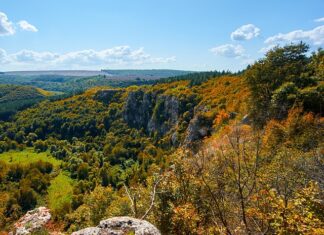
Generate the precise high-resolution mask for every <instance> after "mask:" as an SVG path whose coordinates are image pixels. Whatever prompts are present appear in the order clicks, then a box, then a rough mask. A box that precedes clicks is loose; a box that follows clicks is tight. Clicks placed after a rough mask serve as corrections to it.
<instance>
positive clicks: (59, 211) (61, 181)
mask: <svg viewBox="0 0 324 235" xmlns="http://www.w3.org/2000/svg"><path fill="white" fill-rule="evenodd" d="M47 192H48V207H49V209H50V210H51V211H52V212H53V214H54V216H58V217H60V216H62V215H64V214H65V213H67V211H66V210H69V208H70V205H71V202H72V193H73V180H72V179H71V178H70V177H69V176H68V173H67V172H64V171H61V172H60V174H59V175H58V176H56V177H55V178H54V179H53V180H52V181H51V185H50V186H49V188H48V189H47Z"/></svg>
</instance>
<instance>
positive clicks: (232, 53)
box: [210, 44, 245, 58]
mask: <svg viewBox="0 0 324 235" xmlns="http://www.w3.org/2000/svg"><path fill="white" fill-rule="evenodd" d="M210 51H211V52H213V53H214V54H215V55H219V56H224V57H229V58H239V57H241V56H243V55H244V51H245V50H244V48H243V47H242V46H241V45H233V44H224V45H221V46H217V47H214V48H211V49H210Z"/></svg>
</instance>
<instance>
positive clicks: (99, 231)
mask: <svg viewBox="0 0 324 235" xmlns="http://www.w3.org/2000/svg"><path fill="white" fill-rule="evenodd" d="M127 234H135V235H160V234H161V233H160V231H159V230H158V229H157V228H156V227H155V226H153V225H152V224H151V223H149V222H147V221H145V220H140V219H135V218H131V217H127V216H123V217H113V218H110V219H107V220H102V221H100V224H99V225H98V226H97V227H90V228H85V229H82V230H80V231H77V232H74V233H72V235H127Z"/></svg>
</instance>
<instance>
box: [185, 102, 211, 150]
mask: <svg viewBox="0 0 324 235" xmlns="http://www.w3.org/2000/svg"><path fill="white" fill-rule="evenodd" d="M205 112H207V110H206V109H205V108H204V107H197V108H196V110H195V115H194V117H193V119H191V121H190V122H189V126H188V128H187V132H186V137H185V141H184V145H187V146H188V145H189V144H190V143H192V142H194V141H196V140H200V139H202V138H204V137H205V136H208V135H209V134H210V132H211V131H212V125H213V121H212V119H208V118H206V117H205V116H204V113H205Z"/></svg>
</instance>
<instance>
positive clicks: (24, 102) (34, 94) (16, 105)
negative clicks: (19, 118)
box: [0, 84, 57, 120]
mask: <svg viewBox="0 0 324 235" xmlns="http://www.w3.org/2000/svg"><path fill="white" fill-rule="evenodd" d="M55 95H57V94H56V93H54V92H49V91H45V90H43V89H40V88H35V87H31V86H18V85H1V84H0V120H2V119H4V120H6V119H8V118H9V117H10V116H11V115H12V114H14V113H15V112H16V111H18V110H22V109H24V108H26V107H30V106H32V105H33V104H36V103H38V102H40V101H42V100H44V99H46V98H48V97H50V96H55Z"/></svg>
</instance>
